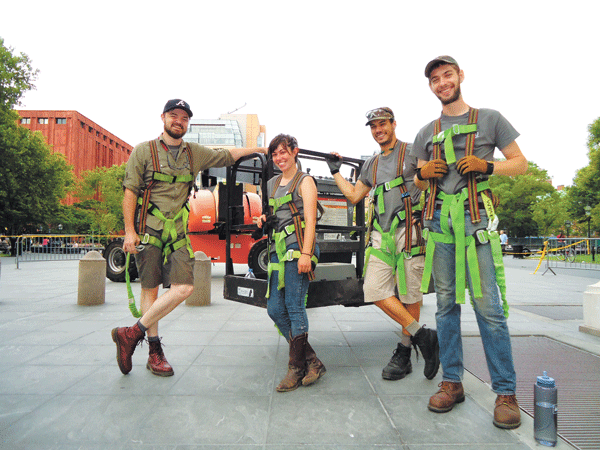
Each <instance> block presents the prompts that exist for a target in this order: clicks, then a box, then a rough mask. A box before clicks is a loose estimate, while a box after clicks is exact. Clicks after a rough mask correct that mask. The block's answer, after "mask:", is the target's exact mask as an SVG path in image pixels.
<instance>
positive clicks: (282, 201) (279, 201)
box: [269, 193, 292, 214]
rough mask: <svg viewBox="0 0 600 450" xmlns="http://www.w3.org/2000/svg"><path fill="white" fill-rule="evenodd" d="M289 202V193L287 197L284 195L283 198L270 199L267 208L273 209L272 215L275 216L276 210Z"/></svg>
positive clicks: (290, 198)
mask: <svg viewBox="0 0 600 450" xmlns="http://www.w3.org/2000/svg"><path fill="white" fill-rule="evenodd" d="M291 201H292V194H291V193H289V194H287V195H284V196H283V197H279V198H270V199H269V206H271V207H272V208H273V214H275V213H276V212H277V210H278V209H279V208H280V207H281V205H285V204H286V203H289V202H291Z"/></svg>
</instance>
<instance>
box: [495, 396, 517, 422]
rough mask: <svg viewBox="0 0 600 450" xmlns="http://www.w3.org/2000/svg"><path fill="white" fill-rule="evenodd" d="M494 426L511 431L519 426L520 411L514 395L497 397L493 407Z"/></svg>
mask: <svg viewBox="0 0 600 450" xmlns="http://www.w3.org/2000/svg"><path fill="white" fill-rule="evenodd" d="M494 425H496V426H497V427H498V428H504V429H506V430H511V429H513V428H518V427H519V425H521V410H520V409H519V404H518V403H517V396H516V395H499V396H498V397H496V406H495V407H494Z"/></svg>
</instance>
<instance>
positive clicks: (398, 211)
mask: <svg viewBox="0 0 600 450" xmlns="http://www.w3.org/2000/svg"><path fill="white" fill-rule="evenodd" d="M366 117H367V123H366V125H367V126H369V127H370V129H371V135H372V136H373V139H375V142H377V143H378V144H379V147H380V151H379V152H377V155H375V156H372V157H371V158H369V159H368V160H367V161H366V162H365V164H364V165H363V167H362V169H361V172H360V176H359V178H358V181H357V182H356V184H355V185H352V184H351V183H350V182H349V181H347V180H346V179H344V177H342V176H341V175H340V173H339V169H340V167H341V164H342V162H341V156H340V155H339V154H338V153H333V155H334V156H336V157H337V158H338V159H337V160H334V159H331V160H330V159H328V160H327V163H328V165H329V168H330V170H331V174H332V175H333V177H334V179H335V182H336V184H337V185H338V187H339V188H340V190H341V191H342V193H343V194H344V195H345V196H346V198H347V199H348V200H350V201H351V202H352V203H353V204H356V203H358V202H359V201H360V200H362V199H363V198H365V197H366V196H367V194H369V192H371V191H373V200H374V202H373V203H372V204H371V206H370V207H372V208H373V212H374V214H373V215H374V218H373V222H372V226H373V231H372V233H371V238H372V239H371V240H372V242H371V244H370V246H369V248H368V249H367V253H366V256H365V276H364V296H365V302H373V303H375V304H376V305H377V306H378V307H379V308H381V309H382V310H383V311H384V312H385V313H386V314H387V315H388V316H390V317H391V318H392V319H394V320H395V321H396V322H397V323H399V324H400V325H402V338H401V340H400V343H398V347H397V348H396V350H394V354H393V356H392V358H391V360H390V362H389V364H388V365H387V366H386V367H385V368H384V369H383V371H382V374H381V376H382V377H383V378H384V379H386V380H399V379H401V378H404V377H405V376H406V375H408V374H409V373H411V372H412V363H411V360H410V354H411V345H412V346H414V347H415V350H416V349H417V348H418V349H420V350H421V354H422V355H423V359H424V360H425V367H424V370H423V374H424V375H425V377H426V378H428V379H430V380H431V379H433V378H434V377H435V375H436V374H437V372H438V369H439V365H440V360H439V356H438V354H439V350H438V342H437V334H436V332H435V330H431V329H429V328H425V327H424V326H422V325H421V324H420V323H419V317H420V312H421V304H422V303H423V294H422V293H421V292H420V290H419V288H420V285H421V277H422V275H423V261H424V258H423V252H424V242H423V239H422V230H421V221H420V207H419V199H420V197H421V191H420V190H419V189H418V188H416V187H415V185H414V182H413V176H414V174H415V172H416V168H417V159H416V158H415V157H414V156H410V149H411V144H408V143H405V142H402V141H400V140H399V139H398V138H397V137H396V120H395V119H394V113H393V111H392V110H391V109H390V108H387V107H382V108H376V109H372V110H371V111H369V112H367V114H366ZM396 288H397V290H398V294H399V295H398V296H397V294H396Z"/></svg>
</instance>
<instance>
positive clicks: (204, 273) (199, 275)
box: [185, 252, 211, 306]
mask: <svg viewBox="0 0 600 450" xmlns="http://www.w3.org/2000/svg"><path fill="white" fill-rule="evenodd" d="M194 257H195V262H194V292H192V295H190V296H189V297H188V298H186V299H185V304H186V305H187V306H210V284H211V267H210V264H211V262H210V258H209V257H208V256H206V254H205V253H204V252H196V253H194Z"/></svg>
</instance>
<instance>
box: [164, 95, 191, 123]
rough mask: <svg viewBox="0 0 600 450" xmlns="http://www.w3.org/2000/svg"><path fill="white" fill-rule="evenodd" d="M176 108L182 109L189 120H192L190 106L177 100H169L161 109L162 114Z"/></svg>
mask: <svg viewBox="0 0 600 450" xmlns="http://www.w3.org/2000/svg"><path fill="white" fill-rule="evenodd" d="M177 108H179V109H183V110H184V111H185V112H186V113H188V116H189V118H190V119H191V118H192V116H193V114H192V110H191V109H190V105H189V104H188V103H187V102H185V101H183V100H181V99H179V98H175V99H173V100H169V101H168V102H167V104H166V105H165V108H164V109H163V114H164V113H166V112H169V111H171V110H173V109H177Z"/></svg>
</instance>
